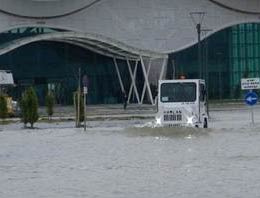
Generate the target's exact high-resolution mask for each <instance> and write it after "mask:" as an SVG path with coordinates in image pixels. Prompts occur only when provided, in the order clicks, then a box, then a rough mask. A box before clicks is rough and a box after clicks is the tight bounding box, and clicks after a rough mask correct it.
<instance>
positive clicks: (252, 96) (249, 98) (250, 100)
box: [245, 92, 258, 106]
mask: <svg viewBox="0 0 260 198" xmlns="http://www.w3.org/2000/svg"><path fill="white" fill-rule="evenodd" d="M257 101H258V95H257V94H256V93H255V92H248V93H247V94H246V96H245V102H246V104H248V105H250V106H253V105H255V104H256V103H257Z"/></svg>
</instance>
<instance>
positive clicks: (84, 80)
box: [82, 75, 88, 131]
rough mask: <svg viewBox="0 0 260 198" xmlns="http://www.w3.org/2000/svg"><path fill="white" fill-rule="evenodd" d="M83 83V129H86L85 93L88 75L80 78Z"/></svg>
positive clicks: (86, 91)
mask: <svg viewBox="0 0 260 198" xmlns="http://www.w3.org/2000/svg"><path fill="white" fill-rule="evenodd" d="M82 83H83V94H84V131H86V128H87V123H86V117H87V115H86V102H87V94H88V76H87V75H84V76H83V78H82Z"/></svg>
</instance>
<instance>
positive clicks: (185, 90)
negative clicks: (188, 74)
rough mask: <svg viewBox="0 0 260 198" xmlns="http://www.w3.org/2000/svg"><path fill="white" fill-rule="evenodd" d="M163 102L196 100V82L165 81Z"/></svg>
mask: <svg viewBox="0 0 260 198" xmlns="http://www.w3.org/2000/svg"><path fill="white" fill-rule="evenodd" d="M160 100H161V102H194V101H196V84H195V83H192V82H190V83H189V82H185V83H163V84H162V85H161V98H160Z"/></svg>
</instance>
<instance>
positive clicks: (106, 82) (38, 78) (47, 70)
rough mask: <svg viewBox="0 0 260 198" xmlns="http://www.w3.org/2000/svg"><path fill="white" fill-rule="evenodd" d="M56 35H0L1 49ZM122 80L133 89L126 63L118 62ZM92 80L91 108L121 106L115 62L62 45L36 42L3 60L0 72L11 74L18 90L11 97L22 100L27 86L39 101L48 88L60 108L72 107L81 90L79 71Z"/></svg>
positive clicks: (23, 32) (29, 30)
mask: <svg viewBox="0 0 260 198" xmlns="http://www.w3.org/2000/svg"><path fill="white" fill-rule="evenodd" d="M50 31H57V30H53V29H43V28H24V29H20V30H17V29H16V30H12V31H9V32H6V33H2V34H0V42H1V43H2V46H4V45H5V43H6V42H9V41H12V40H15V39H18V38H21V37H27V36H33V35H36V34H41V33H46V32H50ZM118 66H119V69H120V73H121V75H122V79H124V83H125V86H126V87H129V86H130V75H129V73H128V68H127V65H126V62H125V61H118ZM79 68H81V73H82V76H83V75H85V74H86V75H87V76H88V79H89V94H88V98H87V100H88V103H89V104H107V103H110V104H111V103H121V102H122V97H121V96H122V93H121V89H120V84H119V81H118V77H117V73H116V70H115V66H114V62H113V59H111V58H109V57H106V56H102V55H99V54H96V53H94V52H91V51H88V50H85V49H82V48H80V47H77V46H74V45H70V44H65V43H61V42H49V41H42V42H35V43H31V44H28V45H25V46H22V47H20V48H17V49H16V50H13V51H11V52H9V53H7V54H4V55H2V56H0V69H1V70H11V71H12V73H13V75H14V80H15V83H16V85H17V86H16V87H15V88H13V89H10V95H12V96H13V97H14V98H15V99H19V97H20V96H21V93H22V92H23V90H24V89H25V87H28V86H34V87H35V88H36V92H37V95H38V98H39V101H40V104H41V105H43V104H44V98H45V95H46V94H47V91H48V88H51V89H53V90H54V92H55V96H56V101H57V103H58V104H62V105H68V104H70V105H71V104H73V92H74V91H76V89H77V86H78V70H79Z"/></svg>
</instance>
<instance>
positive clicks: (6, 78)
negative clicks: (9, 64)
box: [0, 71, 14, 85]
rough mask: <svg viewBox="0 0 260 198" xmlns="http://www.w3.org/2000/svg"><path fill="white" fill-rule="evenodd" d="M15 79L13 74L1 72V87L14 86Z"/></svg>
mask: <svg viewBox="0 0 260 198" xmlns="http://www.w3.org/2000/svg"><path fill="white" fill-rule="evenodd" d="M13 84H14V79H13V75H12V73H9V72H6V71H0V85H13Z"/></svg>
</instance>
